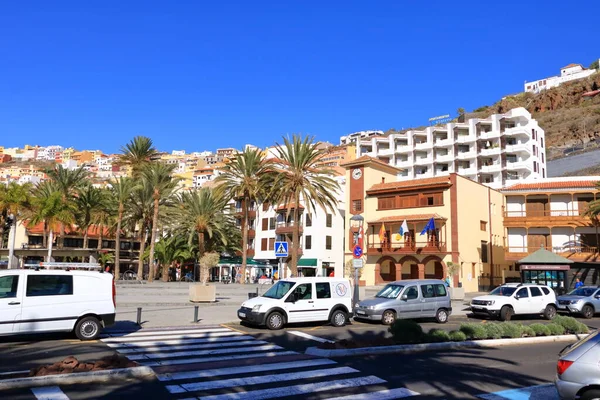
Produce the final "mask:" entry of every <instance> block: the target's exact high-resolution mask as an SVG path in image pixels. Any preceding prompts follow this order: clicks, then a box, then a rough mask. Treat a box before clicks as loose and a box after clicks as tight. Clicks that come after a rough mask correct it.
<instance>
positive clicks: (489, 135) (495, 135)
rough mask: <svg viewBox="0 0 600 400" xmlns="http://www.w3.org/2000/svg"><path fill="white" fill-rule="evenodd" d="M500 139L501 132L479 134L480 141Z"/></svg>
mask: <svg viewBox="0 0 600 400" xmlns="http://www.w3.org/2000/svg"><path fill="white" fill-rule="evenodd" d="M499 137H500V132H498V131H487V132H483V131H482V132H479V139H497V138H499Z"/></svg>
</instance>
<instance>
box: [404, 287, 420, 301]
mask: <svg viewBox="0 0 600 400" xmlns="http://www.w3.org/2000/svg"><path fill="white" fill-rule="evenodd" d="M404 294H406V299H407V300H414V299H416V298H418V297H419V291H418V290H417V287H416V286H410V287H408V288H406V291H405V292H404Z"/></svg>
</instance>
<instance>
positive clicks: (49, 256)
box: [46, 229, 54, 262]
mask: <svg viewBox="0 0 600 400" xmlns="http://www.w3.org/2000/svg"><path fill="white" fill-rule="evenodd" d="M53 233H54V232H52V229H50V233H49V234H48V259H47V260H46V261H47V262H50V261H51V260H52V241H53V240H54V238H53V236H54V235H53Z"/></svg>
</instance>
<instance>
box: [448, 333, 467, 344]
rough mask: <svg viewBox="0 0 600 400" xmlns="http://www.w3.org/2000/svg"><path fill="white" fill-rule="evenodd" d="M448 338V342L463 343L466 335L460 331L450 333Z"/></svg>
mask: <svg viewBox="0 0 600 400" xmlns="http://www.w3.org/2000/svg"><path fill="white" fill-rule="evenodd" d="M448 336H449V337H450V340H451V341H453V342H464V341H466V340H467V335H465V333H464V332H461V331H451V332H450V333H449V334H448Z"/></svg>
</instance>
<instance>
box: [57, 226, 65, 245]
mask: <svg viewBox="0 0 600 400" xmlns="http://www.w3.org/2000/svg"><path fill="white" fill-rule="evenodd" d="M57 245H58V246H57V247H58V248H59V249H62V248H63V247H64V245H65V224H63V223H62V222H61V223H60V235H59V237H58V243H57Z"/></svg>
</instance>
